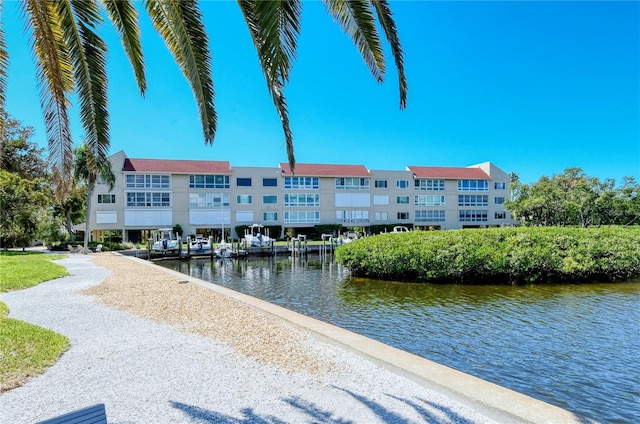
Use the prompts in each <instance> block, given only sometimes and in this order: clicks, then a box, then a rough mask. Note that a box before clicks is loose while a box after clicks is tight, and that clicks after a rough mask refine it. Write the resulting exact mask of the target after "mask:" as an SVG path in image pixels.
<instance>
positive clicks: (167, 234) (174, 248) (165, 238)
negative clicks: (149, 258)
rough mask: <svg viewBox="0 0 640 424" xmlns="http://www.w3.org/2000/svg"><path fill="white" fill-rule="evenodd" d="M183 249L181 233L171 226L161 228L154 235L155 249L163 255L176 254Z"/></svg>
mask: <svg viewBox="0 0 640 424" xmlns="http://www.w3.org/2000/svg"><path fill="white" fill-rule="evenodd" d="M181 250H182V243H181V242H180V235H179V234H175V235H174V233H173V229H171V228H160V229H158V231H156V233H155V235H154V242H153V251H154V253H160V254H162V255H176V254H178V253H180V251H181Z"/></svg>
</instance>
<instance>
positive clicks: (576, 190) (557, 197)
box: [505, 168, 640, 227]
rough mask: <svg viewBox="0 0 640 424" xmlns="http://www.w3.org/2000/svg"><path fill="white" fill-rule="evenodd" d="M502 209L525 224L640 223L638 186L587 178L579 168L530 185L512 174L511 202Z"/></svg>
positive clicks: (631, 180) (626, 181)
mask: <svg viewBox="0 0 640 424" xmlns="http://www.w3.org/2000/svg"><path fill="white" fill-rule="evenodd" d="M505 207H506V208H507V209H508V210H510V211H511V213H512V215H513V217H514V218H515V219H517V220H518V221H520V222H521V223H522V224H524V225H535V226H567V225H575V226H581V227H588V226H592V225H630V224H634V223H635V224H639V223H640V184H638V183H637V182H636V181H635V179H634V178H633V177H625V178H624V181H623V183H622V185H620V186H618V187H616V185H615V181H614V180H612V179H606V180H604V181H600V179H599V178H596V177H589V176H587V175H586V174H585V173H584V172H583V170H582V169H581V168H567V169H566V170H565V171H564V172H563V173H562V174H556V175H553V176H552V177H547V176H543V177H541V178H540V179H539V180H538V181H537V182H535V183H533V184H523V183H521V182H520V181H519V180H518V178H517V176H516V175H512V184H511V199H510V200H508V201H507V202H505Z"/></svg>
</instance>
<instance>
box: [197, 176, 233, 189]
mask: <svg viewBox="0 0 640 424" xmlns="http://www.w3.org/2000/svg"><path fill="white" fill-rule="evenodd" d="M189 188H229V176H228V175H189Z"/></svg>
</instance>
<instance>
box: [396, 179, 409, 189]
mask: <svg viewBox="0 0 640 424" xmlns="http://www.w3.org/2000/svg"><path fill="white" fill-rule="evenodd" d="M396 187H397V188H409V180H398V181H396Z"/></svg>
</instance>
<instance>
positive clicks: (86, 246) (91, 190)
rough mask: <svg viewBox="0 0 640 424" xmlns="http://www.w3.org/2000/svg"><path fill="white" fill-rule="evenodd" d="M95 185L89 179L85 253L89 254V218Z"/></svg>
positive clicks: (85, 223)
mask: <svg viewBox="0 0 640 424" xmlns="http://www.w3.org/2000/svg"><path fill="white" fill-rule="evenodd" d="M94 186H95V182H94V181H91V179H89V181H88V184H87V214H86V216H85V222H84V254H85V255H88V254H89V235H90V234H91V233H90V232H89V219H90V218H91V196H92V194H93V189H94Z"/></svg>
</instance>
